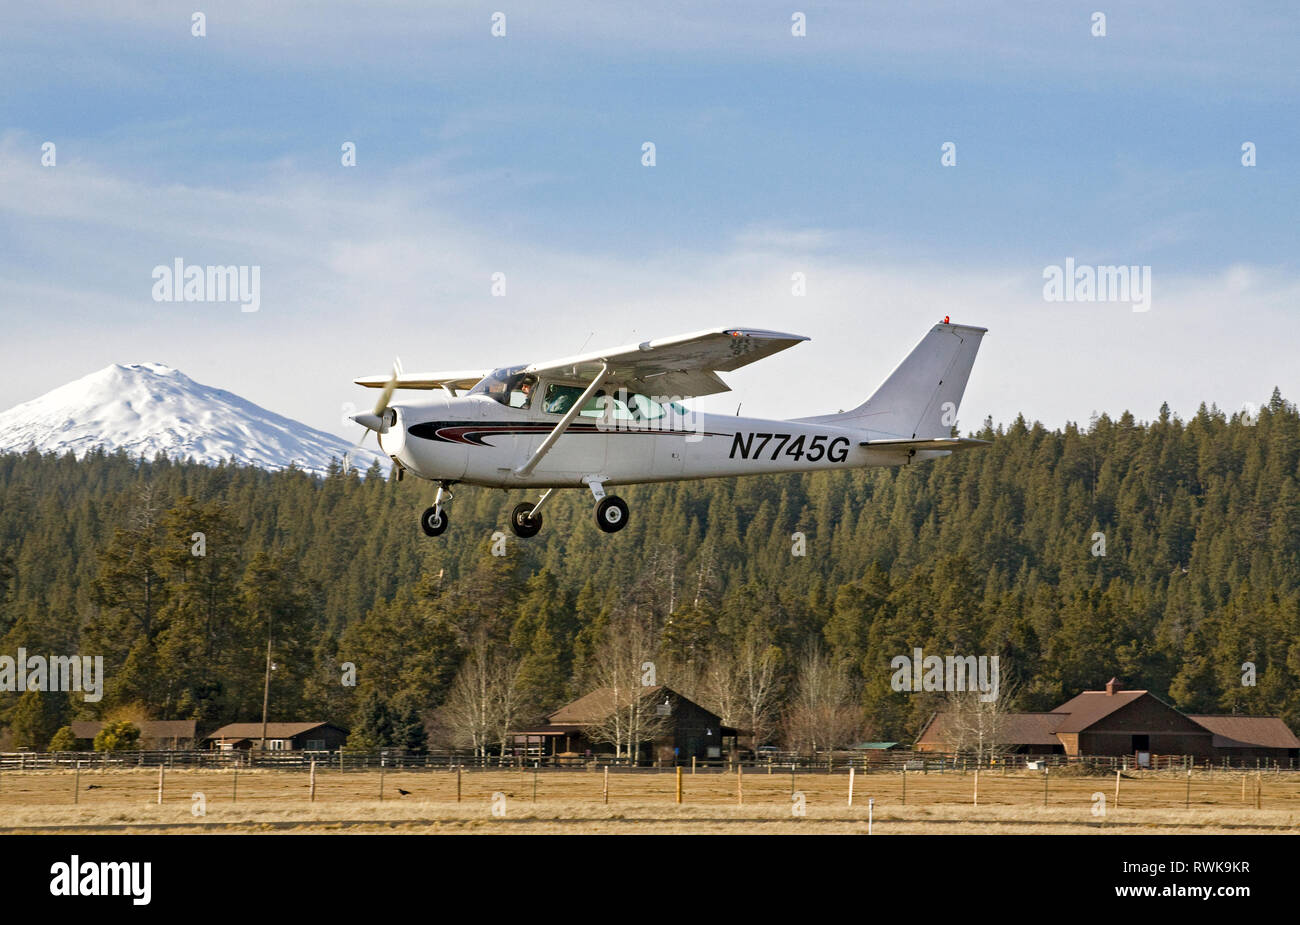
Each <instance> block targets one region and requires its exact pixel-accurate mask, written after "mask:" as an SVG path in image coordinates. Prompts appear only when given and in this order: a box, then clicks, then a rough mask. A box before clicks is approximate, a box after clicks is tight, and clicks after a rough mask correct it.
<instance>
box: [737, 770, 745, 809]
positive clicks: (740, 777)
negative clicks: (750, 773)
mask: <svg viewBox="0 0 1300 925" xmlns="http://www.w3.org/2000/svg"><path fill="white" fill-rule="evenodd" d="M736 805H737V806H744V805H745V766H744V765H742V764H739V763H737V765H736Z"/></svg>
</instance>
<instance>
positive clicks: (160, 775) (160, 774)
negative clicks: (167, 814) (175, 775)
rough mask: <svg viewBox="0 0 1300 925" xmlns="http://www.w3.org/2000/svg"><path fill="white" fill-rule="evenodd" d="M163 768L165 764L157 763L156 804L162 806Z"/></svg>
mask: <svg viewBox="0 0 1300 925" xmlns="http://www.w3.org/2000/svg"><path fill="white" fill-rule="evenodd" d="M165 768H166V765H164V764H162V763H159V765H158V805H159V806H162V800H163V770H164V769H165Z"/></svg>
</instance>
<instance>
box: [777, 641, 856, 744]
mask: <svg viewBox="0 0 1300 925" xmlns="http://www.w3.org/2000/svg"><path fill="white" fill-rule="evenodd" d="M861 727H862V715H861V710H860V708H859V707H858V706H857V704H856V703H855V698H854V691H853V685H852V682H851V680H850V677H849V671H848V666H847V665H846V664H845V663H844V662H843V661H841V660H838V659H836V658H834V657H832V656H831V655H830V654H828V653H827V652H826V650H825V649H824V648H822V647H821V646H820V645H816V644H814V645H811V646H809V647H808V648H807V649H805V650H804V652H803V654H802V655H801V656H800V657H799V660H798V663H797V664H796V666H795V691H794V698H793V699H792V700H791V702H790V704H789V706H788V708H787V710H786V715H785V729H786V737H787V740H788V743H789V745H790V747H791V748H794V749H798V750H801V751H802V750H804V749H808V750H809V751H811V752H813V753H816V752H817V751H818V750H819V749H828V748H839V747H842V746H845V745H849V744H851V743H852V741H853V739H854V738H855V736H856V735H857V733H858V732H859V730H860V729H861Z"/></svg>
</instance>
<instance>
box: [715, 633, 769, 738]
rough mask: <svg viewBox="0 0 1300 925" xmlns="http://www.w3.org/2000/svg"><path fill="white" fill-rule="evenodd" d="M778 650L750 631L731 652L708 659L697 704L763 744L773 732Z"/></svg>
mask: <svg viewBox="0 0 1300 925" xmlns="http://www.w3.org/2000/svg"><path fill="white" fill-rule="evenodd" d="M780 668H781V650H780V649H777V648H776V647H775V646H772V645H769V644H768V643H767V642H766V641H765V640H764V639H762V638H761V637H760V636H759V635H758V634H757V633H753V632H751V633H750V634H749V635H748V636H746V637H745V640H744V641H743V642H741V643H740V644H739V645H738V646H736V647H735V648H734V649H730V650H726V651H720V652H717V653H715V654H714V656H713V657H712V658H711V659H710V660H709V664H708V667H707V668H706V669H705V671H704V677H703V679H702V683H701V684H700V686H699V691H700V698H699V702H700V704H701V705H702V706H705V707H707V708H708V709H710V710H712V711H713V712H714V713H717V714H718V716H719V717H720V718H721V719H722V722H723V723H724V724H726V725H728V726H735V727H739V728H742V729H745V730H748V731H749V733H750V734H751V735H752V736H753V737H754V746H755V747H757V746H759V745H762V744H763V743H764V742H765V741H767V739H768V738H769V737H770V736H771V735H772V733H773V732H775V731H776V729H777V727H778V721H777V717H778V714H777V698H778V695H779V692H780Z"/></svg>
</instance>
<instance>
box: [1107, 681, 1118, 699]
mask: <svg viewBox="0 0 1300 925" xmlns="http://www.w3.org/2000/svg"><path fill="white" fill-rule="evenodd" d="M1117 690H1119V678H1111V679H1110V680H1109V681H1107V682H1106V696H1107V697H1114V696H1115V692H1116V691H1117Z"/></svg>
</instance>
